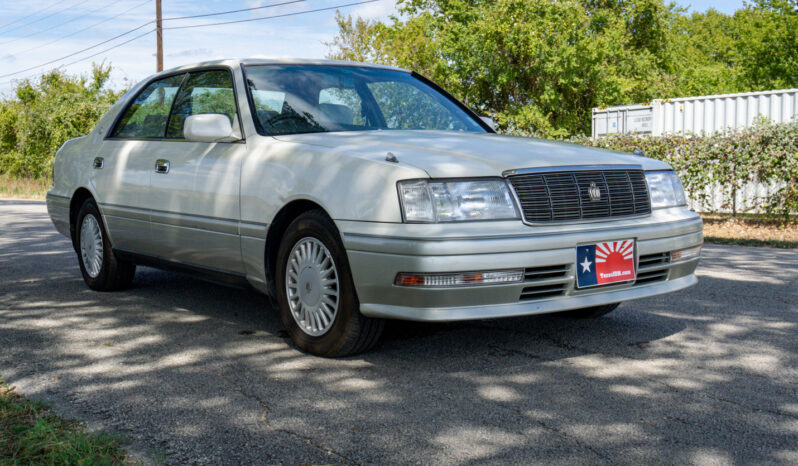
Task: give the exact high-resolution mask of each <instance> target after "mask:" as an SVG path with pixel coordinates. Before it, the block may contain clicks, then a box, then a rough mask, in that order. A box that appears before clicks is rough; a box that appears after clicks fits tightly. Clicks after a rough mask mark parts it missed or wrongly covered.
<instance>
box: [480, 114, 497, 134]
mask: <svg viewBox="0 0 798 466" xmlns="http://www.w3.org/2000/svg"><path fill="white" fill-rule="evenodd" d="M479 118H480V119H482V121H484V122H485V123H486V124H487V125H488V126H490V128H491V129H492V130H493V131H499V124H498V123H496V120H494V119H493V118H491V117H487V116H483V117H479Z"/></svg>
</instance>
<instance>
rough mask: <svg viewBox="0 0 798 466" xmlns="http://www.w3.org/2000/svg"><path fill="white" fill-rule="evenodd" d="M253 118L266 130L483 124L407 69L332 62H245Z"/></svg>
mask: <svg viewBox="0 0 798 466" xmlns="http://www.w3.org/2000/svg"><path fill="white" fill-rule="evenodd" d="M246 77H247V84H248V86H249V94H250V98H251V99H252V104H253V106H254V109H255V114H256V115H255V117H256V120H257V122H258V124H259V126H260V129H261V130H262V131H263V132H264V133H265V134H271V135H281V134H297V133H318V132H332V131H369V130H392V129H416V130H443V131H471V132H480V133H484V132H485V129H484V128H483V127H482V126H480V124H479V123H477V122H476V121H475V120H474V118H473V117H471V115H469V114H468V113H467V112H466V111H465V110H463V109H462V108H460V107H459V106H458V105H457V104H455V103H454V102H453V101H452V100H451V99H449V98H447V96H445V95H443V94H441V93H440V92H438V91H437V90H435V89H434V88H432V87H430V86H429V85H427V84H426V83H424V82H423V81H422V80H420V79H417V78H416V77H414V76H413V75H412V74H410V73H406V72H402V71H394V70H386V69H378V68H366V67H355V66H337V65H336V66H332V65H257V66H247V67H246Z"/></svg>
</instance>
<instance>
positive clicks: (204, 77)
mask: <svg viewBox="0 0 798 466" xmlns="http://www.w3.org/2000/svg"><path fill="white" fill-rule="evenodd" d="M203 113H219V114H222V115H226V116H227V118H229V119H230V124H231V125H232V126H233V129H238V119H237V118H236V100H235V95H233V77H232V75H231V74H230V72H229V71H223V70H212V71H198V72H195V73H191V74H190V75H189V76H188V79H186V82H185V83H184V84H183V87H182V88H180V92H179V93H178V94H177V98H176V100H175V105H174V108H173V109H172V115H171V117H170V118H169V126H168V128H167V131H166V137H167V138H175V139H183V123H185V121H186V118H188V117H190V116H191V115H201V114H203Z"/></svg>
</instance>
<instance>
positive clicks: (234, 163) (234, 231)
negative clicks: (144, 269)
mask: <svg viewBox="0 0 798 466" xmlns="http://www.w3.org/2000/svg"><path fill="white" fill-rule="evenodd" d="M208 113H216V114H223V115H225V116H227V117H228V118H229V119H230V122H231V125H232V127H233V129H234V132H237V133H238V135H239V136H240V135H241V130H240V123H239V121H240V117H239V112H238V105H237V102H236V97H235V92H234V85H233V76H232V73H231V71H230V70H229V69H209V70H200V71H194V72H191V73H189V75H188V76H187V77H186V79H185V81H184V82H183V85H182V86H181V88H180V91H179V92H178V94H177V97H176V98H175V102H174V104H173V105H172V110H171V114H170V116H169V122H168V124H167V129H166V137H165V140H164V141H163V142H162V143H161V144H162V146H161V147H160V149H159V150H158V151H157V152H156V153H153V154H151V155H150V160H149V164H150V166H151V167H155V168H154V169H153V170H152V174H151V176H150V196H151V213H150V215H151V231H152V237H153V247H154V248H155V252H156V255H158V256H160V257H163V258H167V259H169V260H172V261H177V262H180V263H182V264H185V265H190V266H201V267H203V268H208V269H213V270H218V271H223V272H228V273H237V274H238V273H243V272H244V267H243V264H242V261H241V246H240V237H239V220H240V218H241V217H240V207H239V185H240V182H241V164H242V160H243V158H244V156H245V155H246V150H247V146H246V143H245V141H244V140H243V138H241V140H240V141H236V142H194V141H188V140H186V139H185V138H184V136H183V124H184V122H185V120H186V118H188V117H189V116H191V115H199V114H208Z"/></svg>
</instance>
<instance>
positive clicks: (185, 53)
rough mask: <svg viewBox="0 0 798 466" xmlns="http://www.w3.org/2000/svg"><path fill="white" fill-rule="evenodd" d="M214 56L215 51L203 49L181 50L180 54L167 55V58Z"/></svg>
mask: <svg viewBox="0 0 798 466" xmlns="http://www.w3.org/2000/svg"><path fill="white" fill-rule="evenodd" d="M212 54H213V50H211V49H207V48H204V47H201V48H198V49H188V50H181V51H179V52H172V53H167V54H166V56H167V57H175V58H180V57H196V56H208V55H212Z"/></svg>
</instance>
